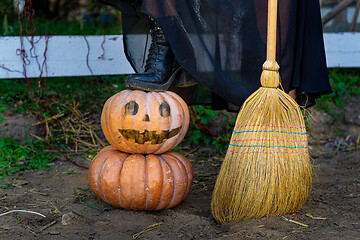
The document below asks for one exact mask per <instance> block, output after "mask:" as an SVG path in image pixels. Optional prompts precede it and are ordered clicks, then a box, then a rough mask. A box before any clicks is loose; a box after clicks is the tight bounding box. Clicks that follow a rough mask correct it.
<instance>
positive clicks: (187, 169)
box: [167, 152, 193, 200]
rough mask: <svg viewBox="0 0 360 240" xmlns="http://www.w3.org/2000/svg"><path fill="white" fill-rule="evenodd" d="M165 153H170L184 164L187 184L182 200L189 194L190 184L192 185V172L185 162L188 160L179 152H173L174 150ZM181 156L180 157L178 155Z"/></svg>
mask: <svg viewBox="0 0 360 240" xmlns="http://www.w3.org/2000/svg"><path fill="white" fill-rule="evenodd" d="M167 154H170V155H172V156H174V157H175V158H176V159H177V160H179V162H181V164H182V165H183V166H184V168H185V172H186V175H187V179H188V181H187V182H188V184H187V187H186V189H187V190H186V193H185V194H184V198H183V200H184V199H185V197H186V196H187V195H188V194H189V192H190V188H191V185H192V175H193V173H192V171H193V170H192V166H191V165H190V167H189V165H188V164H187V163H188V160H187V159H186V158H185V157H184V156H182V155H181V154H179V153H175V152H168V153H167ZM180 156H181V157H180ZM185 160H186V161H187V162H185Z"/></svg>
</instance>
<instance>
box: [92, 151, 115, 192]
mask: <svg viewBox="0 0 360 240" xmlns="http://www.w3.org/2000/svg"><path fill="white" fill-rule="evenodd" d="M109 151H112V150H109ZM112 155H114V153H110V154H109V156H106V158H105V159H104V160H103V161H102V163H101V166H100V167H99V168H98V172H96V175H95V176H96V177H95V180H96V181H95V186H96V190H97V192H98V193H100V191H99V187H98V185H99V183H98V181H99V176H100V173H101V170H102V168H103V166H104V164H105V162H106V160H108V159H109V157H111V156H112ZM99 157H100V156H97V157H95V159H94V160H93V161H94V162H95V161H97V160H98V158H99Z"/></svg>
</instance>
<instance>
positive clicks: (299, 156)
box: [211, 73, 312, 223]
mask: <svg viewBox="0 0 360 240" xmlns="http://www.w3.org/2000/svg"><path fill="white" fill-rule="evenodd" d="M270 74H272V73H270ZM311 170H312V165H311V162H310V159H309V154H308V143H307V136H306V129H305V123H304V119H303V116H302V113H301V111H300V108H299V106H298V105H297V103H296V102H295V101H294V100H293V99H292V98H291V97H290V96H289V95H287V94H286V93H284V92H283V91H282V90H279V89H277V88H266V87H261V88H259V89H258V90H257V91H256V92H254V93H253V94H252V95H251V96H250V97H249V98H248V99H247V101H246V102H245V103H244V104H243V106H242V108H241V110H240V112H239V114H238V117H237V120H236V126H235V128H234V132H233V134H232V138H231V140H230V145H229V148H228V152H227V154H226V156H225V160H224V162H223V163H222V166H221V170H220V173H219V175H218V178H217V181H216V184H215V189H214V192H213V199H212V202H211V208H212V213H213V216H214V218H215V219H216V220H217V221H218V222H219V223H225V222H236V221H240V220H245V219H252V218H262V217H267V216H279V215H284V214H288V213H292V212H295V211H297V210H298V209H299V208H300V207H301V206H302V205H303V204H304V202H305V201H306V199H307V197H308V194H309V191H310V187H311V183H312V177H311Z"/></svg>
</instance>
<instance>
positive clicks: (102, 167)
mask: <svg viewBox="0 0 360 240" xmlns="http://www.w3.org/2000/svg"><path fill="white" fill-rule="evenodd" d="M114 155H116V153H112V154H110V156H109V157H107V158H106V159H105V161H104V162H103V163H102V165H101V168H100V172H99V176H100V174H102V172H103V171H104V165H105V163H106V162H107V161H108V160H109V159H110V160H111V157H113V156H114ZM113 164H114V163H113V162H111V166H112V165H113ZM106 174H107V172H106V171H105V172H104V175H103V176H102V179H105V177H106ZM101 185H103V184H101ZM101 190H102V191H99V194H100V195H101V196H102V198H103V199H104V201H105V202H107V203H109V204H110V202H109V200H108V199H107V197H106V192H105V190H104V189H101Z"/></svg>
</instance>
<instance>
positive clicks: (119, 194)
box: [118, 155, 129, 207]
mask: <svg viewBox="0 0 360 240" xmlns="http://www.w3.org/2000/svg"><path fill="white" fill-rule="evenodd" d="M128 157H129V155H128V156H126V157H125V158H124V159H123V160H122V161H121V168H120V171H119V182H118V196H119V206H120V207H123V206H121V205H122V204H121V186H120V178H121V172H122V170H123V168H124V162H125V161H126V159H127V158H128Z"/></svg>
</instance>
